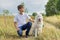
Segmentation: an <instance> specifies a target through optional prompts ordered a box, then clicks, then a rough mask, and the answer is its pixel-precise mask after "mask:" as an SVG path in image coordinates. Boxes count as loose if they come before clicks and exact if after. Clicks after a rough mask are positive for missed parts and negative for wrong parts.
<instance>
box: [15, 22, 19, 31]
mask: <svg viewBox="0 0 60 40" xmlns="http://www.w3.org/2000/svg"><path fill="white" fill-rule="evenodd" d="M14 26H15V28H16V30H17V31H18V30H19V28H18V27H17V22H14Z"/></svg>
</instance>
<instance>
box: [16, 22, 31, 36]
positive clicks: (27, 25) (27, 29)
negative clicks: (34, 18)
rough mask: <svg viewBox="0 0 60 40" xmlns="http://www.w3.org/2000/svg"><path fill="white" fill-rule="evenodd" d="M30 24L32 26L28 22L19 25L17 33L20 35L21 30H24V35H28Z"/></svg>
mask: <svg viewBox="0 0 60 40" xmlns="http://www.w3.org/2000/svg"><path fill="white" fill-rule="evenodd" d="M31 26H32V23H31V22H28V23H26V24H24V25H23V26H21V27H19V28H20V30H18V31H17V33H18V35H19V36H22V34H23V33H22V31H23V30H26V35H29V31H30V29H31Z"/></svg>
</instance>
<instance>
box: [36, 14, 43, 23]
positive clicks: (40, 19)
mask: <svg viewBox="0 0 60 40" xmlns="http://www.w3.org/2000/svg"><path fill="white" fill-rule="evenodd" d="M36 17H37V21H38V22H41V21H42V14H40V13H39V14H37V16H36Z"/></svg>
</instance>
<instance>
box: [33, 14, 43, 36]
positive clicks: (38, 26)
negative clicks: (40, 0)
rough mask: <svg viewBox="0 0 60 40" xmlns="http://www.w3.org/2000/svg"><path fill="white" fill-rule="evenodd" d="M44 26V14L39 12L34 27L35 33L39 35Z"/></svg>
mask: <svg viewBox="0 0 60 40" xmlns="http://www.w3.org/2000/svg"><path fill="white" fill-rule="evenodd" d="M42 27H43V16H42V14H37V16H36V17H35V22H34V27H33V35H34V36H35V37H37V36H38V35H39V34H40V33H42Z"/></svg>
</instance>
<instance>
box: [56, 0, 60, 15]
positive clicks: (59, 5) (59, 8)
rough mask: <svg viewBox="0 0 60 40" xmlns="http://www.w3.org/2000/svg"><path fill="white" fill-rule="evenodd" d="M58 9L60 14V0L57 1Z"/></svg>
mask: <svg viewBox="0 0 60 40" xmlns="http://www.w3.org/2000/svg"><path fill="white" fill-rule="evenodd" d="M56 8H57V10H58V12H59V14H60V0H58V1H57V4H56Z"/></svg>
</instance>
